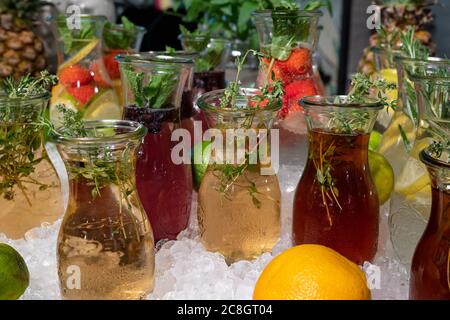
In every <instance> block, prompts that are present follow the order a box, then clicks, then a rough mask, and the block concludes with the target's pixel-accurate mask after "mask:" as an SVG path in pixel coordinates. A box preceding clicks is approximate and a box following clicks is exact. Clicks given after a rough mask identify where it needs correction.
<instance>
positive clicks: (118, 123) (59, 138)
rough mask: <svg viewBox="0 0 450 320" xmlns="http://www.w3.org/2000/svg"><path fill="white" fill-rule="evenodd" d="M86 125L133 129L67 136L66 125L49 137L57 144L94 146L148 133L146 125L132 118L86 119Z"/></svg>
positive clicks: (92, 127) (140, 136) (101, 127)
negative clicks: (96, 135)
mask: <svg viewBox="0 0 450 320" xmlns="http://www.w3.org/2000/svg"><path fill="white" fill-rule="evenodd" d="M84 125H85V127H86V128H87V129H88V130H89V129H94V128H97V127H98V128H99V129H115V128H129V129H132V130H130V131H128V132H124V133H119V134H115V135H113V136H109V137H108V136H106V137H79V138H76V137H65V136H64V135H63V134H62V133H63V131H64V127H61V128H59V129H57V130H56V131H57V133H55V132H52V133H50V134H49V139H50V141H51V142H53V143H55V144H64V145H70V144H77V145H80V146H94V145H99V144H114V143H120V142H121V141H130V140H133V139H141V138H143V137H144V136H145V134H146V133H147V129H146V128H145V126H144V125H142V124H140V123H139V122H136V121H130V120H89V121H84Z"/></svg>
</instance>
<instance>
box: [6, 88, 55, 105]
mask: <svg viewBox="0 0 450 320" xmlns="http://www.w3.org/2000/svg"><path fill="white" fill-rule="evenodd" d="M50 97H51V94H50V92H48V91H46V92H42V93H41V94H36V95H33V96H31V97H14V98H10V97H8V96H7V95H6V94H5V93H4V92H1V91H0V104H1V103H4V102H26V103H32V102H37V101H39V100H49V99H50Z"/></svg>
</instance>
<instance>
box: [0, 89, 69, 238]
mask: <svg viewBox="0 0 450 320" xmlns="http://www.w3.org/2000/svg"><path fill="white" fill-rule="evenodd" d="M49 99H50V95H49V94H43V95H39V96H33V97H26V98H9V97H7V96H5V95H3V94H2V93H1V92H0V208H1V210H0V234H1V233H4V234H5V235H6V236H7V237H8V238H11V239H19V238H22V237H23V236H24V234H25V232H26V231H28V230H30V229H32V228H35V227H39V226H40V225H42V224H43V223H53V222H55V221H56V220H57V219H59V218H60V217H61V216H62V213H63V197H62V193H61V187H60V183H59V180H58V176H57V174H56V171H55V169H54V167H53V166H52V163H51V162H50V160H49V157H48V154H47V151H46V149H45V147H44V137H43V130H42V127H41V126H40V125H39V124H38V123H39V118H40V116H42V114H43V113H44V111H45V109H46V107H47V105H48V101H49Z"/></svg>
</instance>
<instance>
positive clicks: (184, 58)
mask: <svg viewBox="0 0 450 320" xmlns="http://www.w3.org/2000/svg"><path fill="white" fill-rule="evenodd" d="M140 54H142V55H144V56H146V55H148V56H149V57H154V58H155V59H162V60H169V61H170V62H175V63H177V62H178V63H182V64H192V65H193V64H194V63H195V59H196V58H197V57H198V55H199V54H198V52H191V51H187V50H177V51H175V52H165V51H147V52H141V53H140Z"/></svg>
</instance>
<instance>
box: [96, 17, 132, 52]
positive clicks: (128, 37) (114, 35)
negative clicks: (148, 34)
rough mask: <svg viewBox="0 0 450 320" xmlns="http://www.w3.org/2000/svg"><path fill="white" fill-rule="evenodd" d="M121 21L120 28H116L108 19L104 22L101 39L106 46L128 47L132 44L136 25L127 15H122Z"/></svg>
mask: <svg viewBox="0 0 450 320" xmlns="http://www.w3.org/2000/svg"><path fill="white" fill-rule="evenodd" d="M121 22H122V28H121V29H117V28H116V25H114V24H112V23H111V22H109V21H108V22H107V23H105V27H104V30H103V39H104V41H105V44H106V46H107V47H108V48H110V49H129V48H131V47H132V46H133V43H134V41H135V39H136V32H137V28H136V25H135V24H134V23H132V22H131V21H130V20H128V19H127V17H122V18H121Z"/></svg>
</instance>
